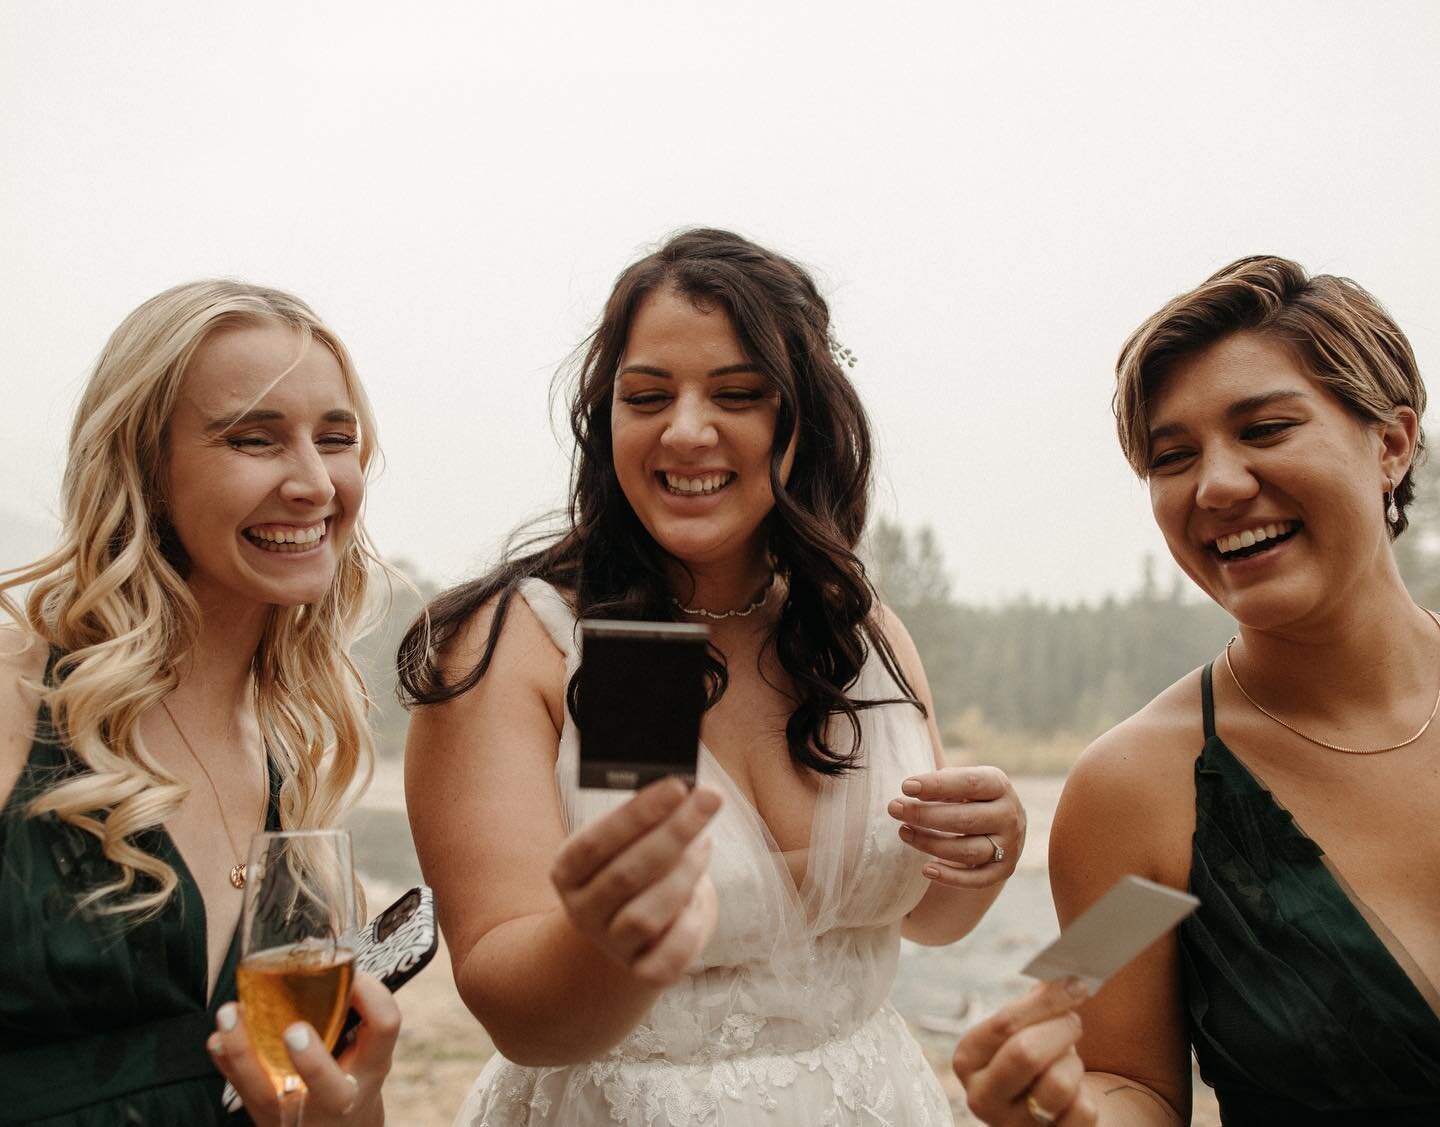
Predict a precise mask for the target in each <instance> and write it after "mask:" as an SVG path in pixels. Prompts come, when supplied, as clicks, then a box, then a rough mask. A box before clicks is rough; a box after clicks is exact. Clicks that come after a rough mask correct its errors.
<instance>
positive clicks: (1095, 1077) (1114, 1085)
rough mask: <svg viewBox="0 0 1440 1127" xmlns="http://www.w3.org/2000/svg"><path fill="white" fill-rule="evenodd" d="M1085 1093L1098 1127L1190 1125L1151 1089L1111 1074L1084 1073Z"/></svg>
mask: <svg viewBox="0 0 1440 1127" xmlns="http://www.w3.org/2000/svg"><path fill="white" fill-rule="evenodd" d="M1083 1083H1084V1086H1085V1090H1086V1091H1088V1092H1089V1093H1090V1098H1091V1099H1092V1100H1094V1101H1095V1107H1096V1108H1097V1109H1098V1110H1099V1113H1100V1117H1099V1122H1100V1127H1180V1125H1183V1124H1186V1123H1189V1121H1190V1115H1189V1111H1188V1109H1187V1111H1186V1114H1185V1115H1183V1116H1182V1115H1181V1114H1180V1113H1179V1112H1177V1111H1176V1110H1175V1109H1174V1108H1172V1107H1171V1106H1170V1105H1169V1104H1168V1103H1166V1102H1165V1099H1164V1098H1163V1097H1162V1096H1160V1095H1159V1094H1158V1093H1157V1092H1155V1091H1154V1090H1153V1089H1151V1088H1149V1087H1147V1086H1146V1085H1144V1084H1142V1083H1140V1082H1139V1081H1138V1080H1132V1079H1131V1078H1130V1077H1128V1076H1118V1075H1116V1074H1115V1073H1113V1072H1087V1073H1086V1074H1085V1079H1084V1081H1083Z"/></svg>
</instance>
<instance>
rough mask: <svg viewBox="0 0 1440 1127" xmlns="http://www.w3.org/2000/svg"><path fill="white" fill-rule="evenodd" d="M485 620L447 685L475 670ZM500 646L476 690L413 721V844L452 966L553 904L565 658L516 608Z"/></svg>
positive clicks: (420, 712)
mask: <svg viewBox="0 0 1440 1127" xmlns="http://www.w3.org/2000/svg"><path fill="white" fill-rule="evenodd" d="M492 611H493V602H492V603H491V604H489V605H487V606H486V607H483V608H481V610H479V611H478V612H477V613H476V614H475V615H474V616H473V617H472V618H471V620H470V622H469V623H468V624H467V625H466V626H465V628H464V629H463V630H462V631H461V632H460V634H459V635H457V637H456V638H455V639H454V640H453V642H452V643H451V645H450V646H449V647H448V648H447V652H446V654H445V655H444V660H445V662H446V665H447V667H448V668H447V670H446V672H447V673H448V674H449V675H451V676H455V675H456V674H457V672H460V671H464V670H467V669H469V668H471V667H473V665H474V664H475V662H476V660H477V659H478V658H479V656H480V653H481V652H482V650H483V647H484V643H485V639H486V636H487V634H488V632H489V629H490V621H491V614H492ZM495 645H496V649H495V654H494V657H493V660H492V662H491V665H490V669H489V671H488V672H487V673H486V674H485V676H484V677H482V678H481V679H480V681H479V682H478V683H477V684H476V685H475V687H474V688H472V689H470V690H469V691H467V692H465V693H462V694H461V695H460V696H458V697H456V698H454V699H453V700H449V701H446V702H445V703H443V704H434V705H423V706H421V707H418V708H417V709H416V710H415V712H414V715H413V716H412V718H411V720H410V729H409V733H408V735H407V738H406V745H405V796H406V805H407V807H408V809H409V813H410V827H411V832H412V833H413V835H414V838H415V848H416V852H417V853H418V855H419V858H420V865H421V869H422V871H423V872H424V874H425V880H426V882H427V883H429V884H430V885H431V886H432V887H433V888H434V889H435V903H436V907H437V911H438V913H439V917H440V923H441V926H442V927H443V929H444V931H445V936H446V941H447V942H448V944H449V946H450V949H451V953H452V957H453V959H454V961H455V963H456V966H459V965H460V964H461V963H462V962H463V961H464V959H465V957H466V956H467V955H468V953H469V952H470V950H471V948H472V947H473V946H474V945H475V943H476V942H477V941H478V940H479V939H480V938H481V937H483V936H484V935H485V934H486V933H487V932H488V931H490V930H491V929H492V928H494V927H496V926H497V925H499V924H502V923H504V922H506V921H507V920H511V919H516V918H518V917H521V916H527V915H532V914H535V913H539V912H544V911H547V910H549V909H551V908H552V907H554V906H555V905H556V904H558V902H559V901H558V898H557V897H556V895H555V893H554V892H553V890H552V889H551V885H550V880H549V871H550V865H551V863H552V862H553V860H554V857H555V855H556V853H557V852H558V851H559V848H560V845H561V842H562V841H563V840H564V837H565V830H564V819H563V815H562V813H561V807H560V801H559V796H558V794H557V791H556V787H555V760H556V755H557V751H558V747H559V740H560V736H559V732H560V725H561V723H562V722H563V712H562V711H561V710H562V709H563V707H564V704H563V697H564V680H565V661H564V656H563V655H562V654H561V653H560V651H559V650H558V649H557V648H556V646H555V644H554V642H553V641H552V640H551V639H550V637H549V635H547V634H546V633H545V630H544V628H543V627H542V626H541V625H540V622H539V621H538V620H537V619H536V618H535V615H534V613H533V612H532V611H531V610H530V607H529V605H528V604H527V603H526V602H525V601H524V599H522V598H519V597H517V598H515V599H513V600H512V601H511V603H510V607H509V611H508V613H507V614H506V616H505V624H504V627H503V629H502V630H501V632H500V636H499V638H498V639H497V641H496V643H495Z"/></svg>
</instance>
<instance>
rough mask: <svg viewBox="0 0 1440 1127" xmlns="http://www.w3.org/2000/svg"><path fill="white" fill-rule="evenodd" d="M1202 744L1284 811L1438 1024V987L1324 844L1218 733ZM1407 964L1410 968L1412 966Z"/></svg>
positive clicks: (1439, 1021)
mask: <svg viewBox="0 0 1440 1127" xmlns="http://www.w3.org/2000/svg"><path fill="white" fill-rule="evenodd" d="M1206 744H1207V748H1206V750H1207V751H1208V750H1209V748H1210V747H1218V748H1219V749H1220V750H1221V751H1222V752H1223V754H1225V755H1226V756H1228V757H1229V759H1230V762H1232V763H1233V764H1235V766H1236V767H1237V768H1238V769H1239V771H1240V774H1241V777H1242V778H1243V779H1244V780H1245V782H1246V783H1247V784H1248V785H1249V786H1251V787H1253V788H1254V789H1255V790H1257V791H1259V792H1260V793H1261V794H1262V795H1264V796H1265V800H1266V801H1267V802H1268V803H1269V804H1270V806H1271V807H1273V808H1274V809H1275V810H1276V811H1278V812H1279V813H1281V814H1283V815H1284V817H1285V819H1286V821H1288V823H1289V825H1290V828H1291V831H1292V832H1293V833H1294V834H1296V835H1297V836H1298V837H1299V838H1300V839H1301V840H1303V841H1304V842H1305V843H1306V844H1307V845H1309V846H1310V847H1311V848H1312V849H1314V850H1315V853H1316V857H1317V859H1318V860H1319V861H1320V868H1321V869H1322V870H1323V871H1324V873H1325V877H1326V879H1328V880H1329V881H1330V883H1331V885H1332V886H1333V888H1334V890H1335V892H1336V893H1337V894H1338V895H1339V897H1340V899H1341V900H1342V901H1344V903H1345V905H1346V906H1347V907H1348V908H1349V910H1350V912H1351V913H1352V914H1353V915H1354V916H1355V918H1356V919H1357V920H1359V922H1360V924H1361V926H1362V927H1364V929H1365V931H1366V933H1367V934H1368V935H1369V936H1370V939H1371V941H1372V942H1373V943H1374V945H1375V946H1376V947H1378V948H1379V949H1380V950H1381V951H1383V952H1384V953H1385V957H1386V958H1388V959H1389V960H1390V963H1391V964H1392V965H1393V966H1394V968H1395V969H1396V970H1397V971H1399V972H1400V976H1401V977H1402V978H1403V979H1405V981H1406V982H1408V983H1409V984H1410V987H1411V989H1413V990H1414V991H1415V993H1416V995H1417V996H1418V997H1419V998H1420V1001H1421V1002H1422V1003H1423V1004H1424V1006H1425V1008H1426V1009H1427V1010H1428V1011H1429V1012H1430V1016H1431V1017H1432V1018H1433V1019H1434V1022H1435V1024H1436V1026H1437V1028H1440V988H1437V986H1436V984H1435V983H1433V982H1431V981H1430V978H1429V976H1428V975H1427V974H1425V972H1424V970H1423V969H1421V967H1420V964H1419V962H1418V961H1417V960H1416V959H1415V957H1414V956H1413V955H1412V954H1410V950H1409V948H1407V947H1406V946H1405V944H1404V943H1402V942H1401V941H1400V937H1399V936H1398V935H1396V934H1395V932H1394V930H1393V929H1392V928H1390V927H1389V926H1388V925H1387V924H1386V923H1385V921H1384V920H1383V919H1382V918H1381V917H1380V914H1379V913H1378V912H1376V911H1375V910H1374V909H1373V908H1371V907H1370V906H1369V905H1368V904H1366V903H1365V901H1364V899H1363V898H1361V897H1360V896H1359V895H1358V894H1357V893H1356V892H1355V890H1354V887H1353V886H1352V885H1351V884H1350V882H1349V881H1348V880H1347V879H1346V878H1345V874H1344V873H1342V872H1341V871H1340V869H1339V868H1338V867H1337V866H1336V864H1335V862H1334V861H1333V860H1332V859H1331V857H1330V854H1329V853H1327V852H1326V851H1325V847H1324V846H1322V845H1321V844H1320V843H1319V842H1318V841H1316V840H1315V839H1314V838H1313V837H1311V836H1310V834H1309V833H1308V832H1306V830H1305V827H1304V826H1303V825H1301V823H1300V820H1299V819H1298V818H1296V817H1295V815H1294V813H1293V812H1292V811H1291V810H1290V808H1289V807H1287V806H1286V805H1285V804H1284V803H1283V802H1281V801H1280V799H1279V798H1277V797H1276V795H1275V792H1274V791H1273V790H1271V789H1270V787H1269V786H1267V785H1266V784H1265V782H1264V781H1262V780H1261V778H1260V776H1259V775H1257V774H1256V773H1255V772H1254V771H1253V770H1251V769H1250V767H1249V766H1248V765H1247V764H1246V763H1245V762H1244V761H1243V760H1242V759H1241V758H1240V757H1239V756H1238V755H1236V754H1235V752H1234V751H1233V750H1231V748H1230V746H1229V745H1228V744H1226V743H1225V741H1224V740H1223V739H1222V738H1221V737H1220V735H1219V734H1218V733H1216V734H1214V735H1212V736H1210V737H1209V739H1208V740H1207V741H1206ZM1381 931H1383V932H1384V933H1385V934H1386V935H1388V936H1390V938H1391V940H1393V942H1394V945H1395V946H1394V948H1392V947H1391V945H1390V944H1389V943H1387V942H1386V941H1385V939H1384V937H1383V936H1382V935H1381V934H1380V933H1381ZM1396 949H1398V951H1399V952H1400V954H1397V953H1396ZM1402 956H1403V958H1402ZM1407 964H1408V965H1407ZM1411 968H1413V970H1412V969H1411Z"/></svg>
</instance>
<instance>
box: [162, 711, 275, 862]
mask: <svg viewBox="0 0 1440 1127" xmlns="http://www.w3.org/2000/svg"><path fill="white" fill-rule="evenodd" d="M160 707H161V708H163V709H164V710H165V715H166V716H168V717H170V725H171V727H173V728H174V729H175V734H176V735H177V736H179V737H180V743H181V744H182V745H184V747H185V750H186V751H188V752H189V753H190V758H191V759H193V760H195V766H197V767H199V768H200V773H201V774H202V775H204V776H205V781H206V782H207V783H209V784H210V793H211V794H212V795H214V796H215V809H217V810H218V811H220V826H221V828H222V829H224V831H225V840H226V841H228V842H229V843H230V852H231V853H232V854H233V855H234V856H235V857H237V858H239V860H237V861H236V862H235V864H233V865H231V866H230V884H231V885H232V886H233V887H235V888H244V887H245V855H244V854H243V853H241V852H240V850H239V849H237V848H236V847H235V835H234V834H232V833H231V832H230V823H229V821H228V820H227V819H226V817H225V804H224V803H223V802H221V801H220V791H219V790H218V789H217V788H216V786H215V780H214V779H213V778H211V777H210V771H209V769H208V768H207V767H206V766H205V761H204V760H202V759H201V758H200V757H199V756H198V755H196V754H195V749H194V748H193V747H191V746H190V741H189V740H188V739H186V738H185V730H184V729H183V728H181V727H180V722H179V721H178V720H176V719H175V714H174V713H173V712H171V711H170V706H169V705H168V704H166V703H165V702H164V701H163V700H162V701H161V702H160ZM261 770H262V771H264V770H265V768H264V763H263V762H262V763H261ZM269 791H270V774H269V772H268V771H266V772H265V777H264V785H262V786H261V788H260V793H261V794H262V795H266V796H268V794H269ZM269 806H270V803H269V800H268V797H267V798H266V800H265V801H264V802H262V804H261V806H260V828H261V829H262V830H263V829H264V828H265V813H266V811H267V810H268V809H269Z"/></svg>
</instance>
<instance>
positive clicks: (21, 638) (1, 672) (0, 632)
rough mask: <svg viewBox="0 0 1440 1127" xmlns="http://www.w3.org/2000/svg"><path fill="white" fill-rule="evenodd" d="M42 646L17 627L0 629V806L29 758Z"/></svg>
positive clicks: (43, 655) (37, 706)
mask: <svg viewBox="0 0 1440 1127" xmlns="http://www.w3.org/2000/svg"><path fill="white" fill-rule="evenodd" d="M46 656H47V650H46V648H45V644H44V643H43V642H41V641H40V640H39V639H38V638H35V637H34V636H33V635H32V634H30V633H28V632H26V631H22V630H20V629H19V627H15V626H4V627H0V805H4V803H5V801H6V800H7V799H8V798H9V797H10V792H11V791H12V790H13V789H14V787H15V781H16V780H17V779H18V778H19V777H20V772H21V771H22V770H24V768H25V760H26V759H28V758H29V756H30V744H31V742H32V741H33V740H34V738H35V716H36V713H37V712H38V711H39V709H40V697H39V694H38V693H37V692H36V691H35V688H34V686H35V685H38V684H39V683H40V681H41V679H42V678H43V677H44V675H45V658H46Z"/></svg>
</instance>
